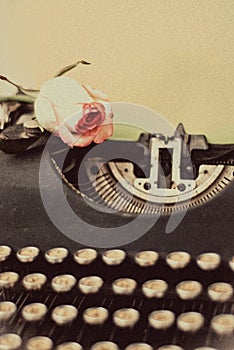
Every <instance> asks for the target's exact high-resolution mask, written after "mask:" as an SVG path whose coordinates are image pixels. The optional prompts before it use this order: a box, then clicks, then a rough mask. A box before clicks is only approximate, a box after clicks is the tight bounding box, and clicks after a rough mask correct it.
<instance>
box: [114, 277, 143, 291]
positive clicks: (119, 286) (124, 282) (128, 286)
mask: <svg viewBox="0 0 234 350" xmlns="http://www.w3.org/2000/svg"><path fill="white" fill-rule="evenodd" d="M136 286H137V283H136V281H135V280H133V279H131V278H119V279H117V280H115V281H114V282H113V283H112V289H113V291H114V293H116V294H125V295H130V294H132V293H133V292H134V290H135V289H136Z"/></svg>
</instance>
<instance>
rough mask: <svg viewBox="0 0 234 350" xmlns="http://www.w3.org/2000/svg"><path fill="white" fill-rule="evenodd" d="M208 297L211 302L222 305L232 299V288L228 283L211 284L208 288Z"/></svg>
mask: <svg viewBox="0 0 234 350" xmlns="http://www.w3.org/2000/svg"><path fill="white" fill-rule="evenodd" d="M208 295H209V297H210V299H211V300H213V301H217V302H220V303H224V302H225V301H228V300H229V299H230V298H231V297H232V295H233V288H232V286H231V284H229V283H223V282H217V283H213V284H211V285H210V286H209V287H208Z"/></svg>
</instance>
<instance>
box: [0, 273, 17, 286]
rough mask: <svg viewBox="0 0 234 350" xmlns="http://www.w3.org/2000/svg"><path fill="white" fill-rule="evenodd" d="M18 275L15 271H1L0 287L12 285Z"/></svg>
mask: <svg viewBox="0 0 234 350" xmlns="http://www.w3.org/2000/svg"><path fill="white" fill-rule="evenodd" d="M18 279H19V275H18V273H16V272H11V271H7V272H2V273H0V288H11V287H14V285H15V283H16V282H17V281H18Z"/></svg>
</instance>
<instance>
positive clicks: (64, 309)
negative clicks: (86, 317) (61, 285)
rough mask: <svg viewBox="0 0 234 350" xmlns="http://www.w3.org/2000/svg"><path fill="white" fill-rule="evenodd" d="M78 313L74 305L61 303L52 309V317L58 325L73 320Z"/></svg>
mask: <svg viewBox="0 0 234 350" xmlns="http://www.w3.org/2000/svg"><path fill="white" fill-rule="evenodd" d="M77 315H78V310H77V308H75V306H73V305H59V306H57V307H56V308H55V309H54V310H53V311H52V315H51V317H52V319H53V320H54V321H55V322H56V323H57V324H58V325H64V324H66V323H70V322H72V321H73V320H74V319H75V318H76V317H77Z"/></svg>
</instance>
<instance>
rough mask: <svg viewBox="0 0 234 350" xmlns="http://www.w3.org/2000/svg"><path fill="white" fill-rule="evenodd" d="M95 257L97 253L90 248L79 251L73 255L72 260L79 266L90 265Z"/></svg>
mask: <svg viewBox="0 0 234 350" xmlns="http://www.w3.org/2000/svg"><path fill="white" fill-rule="evenodd" d="M97 256H98V253H97V251H96V250H95V249H92V248H84V249H80V250H77V251H76V252H75V253H74V254H73V257H74V260H75V261H76V262H77V263H78V264H80V265H89V264H91V263H92V262H93V261H94V260H95V259H96V258H97Z"/></svg>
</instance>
